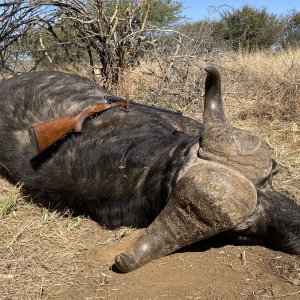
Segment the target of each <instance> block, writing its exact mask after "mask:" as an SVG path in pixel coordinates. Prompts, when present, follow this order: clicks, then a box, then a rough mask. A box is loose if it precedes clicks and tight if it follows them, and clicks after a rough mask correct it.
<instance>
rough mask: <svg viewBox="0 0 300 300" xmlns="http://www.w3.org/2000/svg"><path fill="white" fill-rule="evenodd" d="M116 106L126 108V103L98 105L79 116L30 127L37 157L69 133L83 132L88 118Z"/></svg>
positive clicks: (29, 131)
mask: <svg viewBox="0 0 300 300" xmlns="http://www.w3.org/2000/svg"><path fill="white" fill-rule="evenodd" d="M114 106H126V103H125V102H114V103H111V104H109V103H97V104H96V105H94V106H90V107H88V108H86V109H84V110H82V111H81V112H79V113H78V114H77V115H74V116H73V115H67V116H63V117H61V118H57V119H54V120H49V121H46V122H43V123H39V124H37V125H33V126H30V127H29V128H28V133H29V137H30V141H31V144H32V146H33V148H34V151H35V155H38V154H39V153H41V152H42V151H44V150H46V149H47V148H48V147H50V146H51V145H53V144H54V143H56V142H57V141H58V140H60V139H61V138H62V137H64V136H65V135H66V134H68V133H69V132H82V131H83V122H84V120H85V119H86V118H88V117H90V116H92V115H93V114H95V113H99V112H101V111H103V110H105V109H108V108H111V107H114Z"/></svg>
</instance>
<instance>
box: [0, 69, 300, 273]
mask: <svg viewBox="0 0 300 300" xmlns="http://www.w3.org/2000/svg"><path fill="white" fill-rule="evenodd" d="M206 71H207V78H206V84H205V99H204V124H201V123H198V122H196V121H194V120H192V119H190V118H187V117H184V116H182V115H180V114H178V113H175V112H172V111H166V110H160V109H158V108H152V107H147V106H139V105H133V106H131V107H129V109H128V108H127V109H126V108H125V109H124V107H113V108H110V109H107V110H104V111H102V112H99V113H98V114H95V115H94V116H93V118H87V119H86V120H85V122H84V124H83V126H84V132H82V133H75V132H71V133H70V134H67V135H65V136H64V137H63V138H62V139H60V140H59V141H58V142H57V143H56V144H54V145H53V146H51V147H50V148H48V149H46V150H45V151H43V152H42V153H40V154H38V155H34V150H33V147H32V145H31V142H30V139H29V135H28V132H27V130H28V127H30V126H32V125H34V124H38V123H40V122H44V121H47V120H53V119H56V118H59V117H63V116H65V115H76V114H78V113H79V112H81V111H82V110H84V109H85V108H87V107H89V106H91V105H95V103H97V102H99V101H100V102H101V101H102V102H103V103H106V101H107V100H105V96H107V95H109V93H108V92H107V91H106V90H104V89H102V88H101V87H99V86H97V85H96V84H94V83H92V82H90V81H88V80H87V79H84V78H82V77H79V76H76V75H70V74H65V73H60V72H36V73H30V74H24V75H21V76H18V77H15V78H12V79H9V80H7V81H5V82H3V83H2V84H1V85H0V140H1V145H0V164H1V166H2V167H3V169H6V170H7V172H8V173H9V174H10V176H11V177H12V178H13V179H14V180H15V181H20V182H22V183H23V185H24V187H25V188H26V189H27V190H28V191H30V193H31V194H32V195H33V196H35V197H40V198H43V199H46V200H47V201H48V202H49V203H51V204H52V205H53V204H54V205H56V204H59V203H63V204H64V205H66V206H67V207H70V208H72V210H74V211H76V212H83V213H86V214H88V215H90V216H91V217H92V218H93V219H94V220H96V221H97V222H99V223H100V224H102V225H104V226H106V227H108V228H116V227H118V226H133V227H147V226H148V228H147V229H146V230H145V232H144V233H143V234H142V235H141V236H140V237H139V239H138V240H137V241H136V242H135V244H133V245H132V247H130V248H129V249H128V250H127V251H126V252H125V253H121V254H120V255H118V256H117V257H116V260H115V262H116V266H117V267H118V269H119V270H121V271H122V272H129V271H132V270H134V269H136V268H139V267H141V266H142V265H144V264H146V263H148V262H149V261H151V260H153V259H156V258H158V257H161V256H164V255H167V254H169V253H172V252H174V251H175V250H177V249H179V248H182V247H184V246H187V245H190V244H192V243H194V242H196V241H199V240H202V239H205V238H208V237H210V236H214V235H217V234H219V233H225V235H228V236H230V238H235V239H236V240H242V241H251V242H252V243H253V242H255V243H257V244H264V245H267V246H269V247H272V248H275V249H279V250H282V251H285V252H289V253H293V254H300V206H299V205H297V204H296V203H295V202H294V201H292V200H290V199H288V198H287V197H286V196H284V195H282V194H280V193H278V192H276V191H275V190H274V189H273V188H272V176H273V173H274V172H275V170H274V168H275V162H274V161H273V160H272V158H271V155H270V152H269V149H268V147H267V145H266V144H265V143H264V142H263V141H261V140H260V139H259V138H257V137H256V136H254V135H252V134H250V133H248V132H246V131H243V130H240V129H238V128H235V127H233V126H232V125H231V124H230V123H229V121H228V120H227V119H226V118H225V115H224V111H223V105H222V99H221V80H220V74H219V71H218V70H217V69H216V68H214V67H209V68H207V69H206Z"/></svg>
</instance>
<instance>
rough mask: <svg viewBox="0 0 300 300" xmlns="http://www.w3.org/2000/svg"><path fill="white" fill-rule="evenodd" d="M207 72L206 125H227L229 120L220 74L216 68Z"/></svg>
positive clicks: (207, 69) (209, 68)
mask: <svg viewBox="0 0 300 300" xmlns="http://www.w3.org/2000/svg"><path fill="white" fill-rule="evenodd" d="M205 71H206V72H207V77H206V81H205V96H204V116H203V121H204V124H205V125H213V124H218V123H225V122H227V120H226V117H225V113H224V108H223V102H222V96H221V76H220V72H219V70H218V69H217V68H216V67H207V68H206V69H205Z"/></svg>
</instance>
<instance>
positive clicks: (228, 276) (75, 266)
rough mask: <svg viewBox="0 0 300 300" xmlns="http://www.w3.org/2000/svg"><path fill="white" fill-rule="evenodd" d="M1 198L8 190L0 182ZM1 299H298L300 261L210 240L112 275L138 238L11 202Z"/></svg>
mask: <svg viewBox="0 0 300 300" xmlns="http://www.w3.org/2000/svg"><path fill="white" fill-rule="evenodd" d="M0 186H1V192H2V193H1V194H2V195H5V192H7V193H11V191H12V189H13V187H12V186H11V185H10V184H9V183H8V182H7V181H5V180H3V179H1V181H0ZM0 226H1V231H0V233H1V234H0V299H2V300H4V299H130V300H131V299H300V260H299V258H298V257H296V256H292V255H287V254H284V253H281V252H275V251H272V250H269V249H265V248H263V247H256V246H251V247H249V246H232V245H226V244H224V243H223V242H222V241H220V239H217V238H214V239H210V240H206V241H202V242H201V243H198V244H196V245H193V246H190V247H189V248H186V249H183V250H181V251H180V252H177V253H175V254H172V255H169V256H167V257H164V258H161V259H158V260H156V261H154V262H151V263H149V264H148V265H146V266H144V267H142V268H140V269H138V270H136V271H134V272H132V273H129V274H120V273H118V272H116V271H115V269H114V267H112V265H113V262H114V257H115V255H116V254H118V253H120V252H121V251H122V250H124V249H125V248H126V247H127V246H128V245H129V243H130V242H131V241H133V240H134V239H135V238H136V237H137V236H138V234H139V233H140V231H139V230H135V229H130V228H120V229H118V230H116V231H111V230H105V229H103V228H101V227H99V226H98V224H96V223H95V222H93V221H92V220H89V219H87V218H85V217H71V216H69V215H68V214H65V215H64V216H62V215H60V214H58V213H57V212H55V211H54V212H51V211H49V210H48V209H46V208H43V207H38V206H36V205H35V204H33V203H30V201H28V199H27V200H24V199H23V200H20V199H18V200H17V201H16V203H15V205H14V207H12V209H11V211H10V213H9V215H7V216H5V217H4V218H2V219H1V220H0Z"/></svg>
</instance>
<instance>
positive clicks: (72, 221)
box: [0, 50, 300, 299]
mask: <svg viewBox="0 0 300 300" xmlns="http://www.w3.org/2000/svg"><path fill="white" fill-rule="evenodd" d="M210 64H215V65H217V66H219V67H220V69H221V71H222V78H223V95H224V101H225V109H226V112H227V115H228V117H229V119H230V120H231V121H232V122H233V123H234V124H235V125H236V126H238V127H241V128H245V129H247V130H249V131H252V132H254V133H255V134H257V135H259V136H261V137H262V138H263V139H264V140H266V141H267V142H268V144H269V145H270V148H271V149H272V151H273V156H274V158H275V159H276V160H277V161H278V162H279V171H280V172H279V174H278V175H277V176H276V179H275V186H276V187H277V188H278V189H279V190H281V191H282V192H284V193H285V194H287V195H289V196H291V197H293V198H294V199H296V201H297V202H298V203H300V175H299V174H300V151H299V149H300V99H299V95H300V90H299V89H300V77H299V74H300V50H297V51H296V50H293V51H292V50H291V51H288V52H282V53H276V54H271V53H267V52H258V53H253V54H243V53H241V54H239V55H237V56H236V55H232V56H230V55H229V54H226V55H224V56H219V57H214V58H209V59H208V60H207V59H206V60H201V59H196V58H180V59H174V58H172V59H170V58H169V59H168V58H158V59H156V60H153V61H151V62H144V63H143V64H142V65H141V66H140V67H139V68H137V69H135V70H132V71H131V72H130V73H127V74H124V79H123V81H122V82H121V83H120V84H119V86H118V87H115V89H116V91H117V93H118V95H120V96H127V95H130V97H131V98H132V99H133V98H134V99H144V100H145V101H146V102H148V103H154V104H156V105H160V106H164V107H173V108H175V109H180V110H182V111H183V112H184V114H186V115H188V116H191V117H193V118H195V119H198V120H200V121H201V119H202V106H203V104H202V96H203V87H204V79H205V71H204V67H205V66H207V65H210ZM128 233H130V230H129V229H124V228H123V229H120V230H118V231H116V232H113V231H107V230H104V229H101V228H99V226H98V225H97V224H95V223H94V222H92V221H91V220H88V219H86V218H78V217H77V218H74V217H71V216H70V215H68V214H65V215H61V214H59V213H57V212H50V211H48V210H47V209H46V208H42V207H37V206H35V205H33V204H31V203H30V202H29V198H28V199H27V200H26V201H24V200H22V197H21V195H20V188H19V187H14V186H12V185H11V184H9V183H8V182H7V181H5V180H4V179H0V299H12V298H13V299H25V298H27V299H44V298H47V295H52V298H54V297H55V296H56V295H67V294H68V290H69V289H73V291H77V292H78V294H77V299H81V298H82V297H81V296H80V295H81V294H80V293H81V291H82V290H84V289H86V290H89V291H90V292H91V294H94V295H102V296H101V297H99V298H100V299H102V298H106V296H105V295H107V294H106V292H107V286H110V288H111V287H112V286H113V285H114V284H115V285H116V286H117V287H118V286H119V285H120V284H121V283H120V282H117V283H116V282H115V283H114V282H113V279H112V276H111V275H112V274H111V271H110V270H109V266H108V265H105V264H103V263H102V262H101V261H97V260H95V259H96V257H98V255H97V249H99V248H101V247H103V246H104V245H106V244H110V243H113V242H114V241H116V240H118V239H120V238H122V237H123V236H124V235H126V234H128ZM94 252H95V253H96V254H95V253H94ZM270 261H272V263H269V262H268V258H267V259H266V260H265V261H264V262H263V264H262V266H263V268H264V269H268V268H271V269H272V270H273V271H274V270H275V271H276V270H279V269H278V266H280V268H281V269H280V270H279V271H280V274H279V275H280V276H282V278H283V279H284V280H286V281H289V282H290V283H292V284H294V285H300V271H299V262H298V261H296V259H294V258H292V259H290V258H289V257H285V256H283V257H278V256H276V257H271V258H270ZM273 264H274V265H273ZM279 271H278V272H279ZM75 294H76V293H75ZM45 295H46V296H45ZM60 297H61V298H60V299H63V298H64V297H63V296H60ZM82 299H83V298H82Z"/></svg>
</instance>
